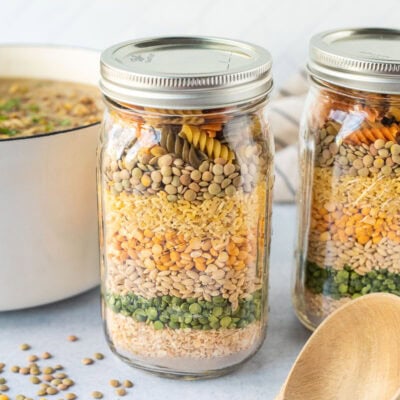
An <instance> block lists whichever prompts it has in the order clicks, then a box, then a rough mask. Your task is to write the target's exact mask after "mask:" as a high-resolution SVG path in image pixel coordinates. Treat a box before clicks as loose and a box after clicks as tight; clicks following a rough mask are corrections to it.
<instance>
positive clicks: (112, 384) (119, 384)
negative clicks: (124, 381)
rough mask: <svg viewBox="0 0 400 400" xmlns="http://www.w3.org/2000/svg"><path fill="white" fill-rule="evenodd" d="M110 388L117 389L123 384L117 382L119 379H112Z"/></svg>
mask: <svg viewBox="0 0 400 400" xmlns="http://www.w3.org/2000/svg"><path fill="white" fill-rule="evenodd" d="M110 386H112V387H114V388H117V387H119V386H121V383H120V381H119V380H117V379H111V381H110Z"/></svg>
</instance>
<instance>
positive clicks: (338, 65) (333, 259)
mask: <svg viewBox="0 0 400 400" xmlns="http://www.w3.org/2000/svg"><path fill="white" fill-rule="evenodd" d="M308 70H309V73H310V82H311V88H310V92H309V95H308V100H307V103H306V106H305V110H304V117H303V122H302V129H301V143H300V171H301V179H300V180H301V187H300V191H299V225H298V226H299V231H298V233H299V236H298V237H299V241H298V248H297V254H296V260H297V269H296V275H295V282H294V293H293V299H294V305H295V309H296V312H297V315H298V317H299V318H300V320H301V322H302V323H303V324H304V325H306V326H307V327H308V328H310V329H314V328H315V327H316V326H317V325H318V324H319V323H320V322H321V321H322V320H323V319H324V318H325V317H326V316H328V315H329V314H330V313H331V312H332V311H334V310H336V309H337V308H339V307H340V306H341V305H343V304H345V303H347V302H348V301H351V300H352V299H355V298H357V297H359V296H362V295H366V294H368V293H373V292H388V293H393V294H397V295H400V144H399V143H400V31H398V30H391V29H369V28H366V29H354V30H351V29H350V30H337V31H329V32H324V33H321V34H318V35H316V36H314V37H313V38H312V40H311V46H310V61H309V64H308Z"/></svg>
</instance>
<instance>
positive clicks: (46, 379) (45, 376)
mask: <svg viewBox="0 0 400 400" xmlns="http://www.w3.org/2000/svg"><path fill="white" fill-rule="evenodd" d="M42 379H43V380H44V381H46V382H51V381H52V380H53V379H54V376H53V375H50V374H44V375H43V376H42Z"/></svg>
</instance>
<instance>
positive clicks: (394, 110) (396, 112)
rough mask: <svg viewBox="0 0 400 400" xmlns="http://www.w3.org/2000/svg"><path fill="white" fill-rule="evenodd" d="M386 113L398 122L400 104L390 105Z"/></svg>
mask: <svg viewBox="0 0 400 400" xmlns="http://www.w3.org/2000/svg"><path fill="white" fill-rule="evenodd" d="M388 115H389V116H390V117H393V118H395V119H396V121H398V122H400V106H399V107H394V106H392V107H390V108H389V112H388Z"/></svg>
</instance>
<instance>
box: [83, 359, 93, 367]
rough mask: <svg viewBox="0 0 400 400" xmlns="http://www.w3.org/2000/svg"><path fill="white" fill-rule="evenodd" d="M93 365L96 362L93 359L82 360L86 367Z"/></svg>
mask: <svg viewBox="0 0 400 400" xmlns="http://www.w3.org/2000/svg"><path fill="white" fill-rule="evenodd" d="M93 363H94V361H93V360H92V359H91V358H84V359H83V360H82V364H84V365H91V364H93Z"/></svg>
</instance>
